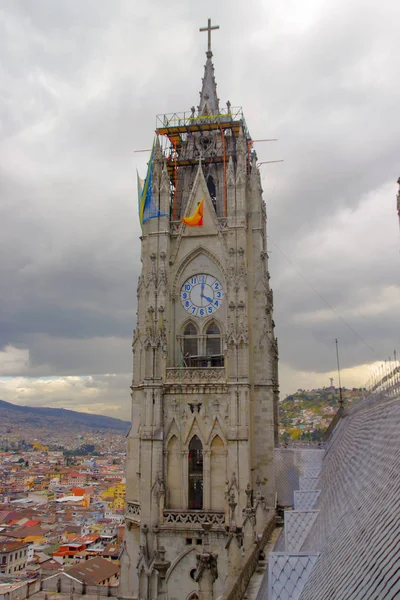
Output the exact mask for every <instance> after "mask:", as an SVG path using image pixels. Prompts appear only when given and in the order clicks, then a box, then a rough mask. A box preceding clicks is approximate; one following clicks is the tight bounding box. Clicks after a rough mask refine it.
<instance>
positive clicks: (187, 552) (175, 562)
mask: <svg viewBox="0 0 400 600" xmlns="http://www.w3.org/2000/svg"><path fill="white" fill-rule="evenodd" d="M191 552H194V553H197V552H198V548H196V546H191V547H190V548H188V549H187V550H184V551H183V552H182V554H180V555H179V556H177V557H176V559H175V560H173V561H172V564H171V566H170V568H169V569H168V571H167V575H166V578H165V581H166V583H168V580H169V578H170V577H171V575H172V573H173V571H174V570H175V567H176V566H177V565H178V564H179V563H180V562H181V561H182V560H183V559H184V558H185V557H186V556H187V555H188V554H190V553H191Z"/></svg>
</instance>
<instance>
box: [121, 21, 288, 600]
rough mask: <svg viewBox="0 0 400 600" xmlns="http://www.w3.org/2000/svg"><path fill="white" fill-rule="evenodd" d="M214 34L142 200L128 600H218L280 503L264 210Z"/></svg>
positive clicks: (172, 117) (168, 120) (167, 118)
mask: <svg viewBox="0 0 400 600" xmlns="http://www.w3.org/2000/svg"><path fill="white" fill-rule="evenodd" d="M212 29H213V28H212V27H211V24H210V22H209V25H208V28H206V30H207V31H208V34H209V47H208V51H207V53H206V57H207V59H206V64H205V72H204V78H203V81H202V90H201V93H200V103H199V105H198V107H197V108H196V107H192V109H191V110H189V111H188V112H186V113H181V114H177V113H172V114H166V115H161V116H158V117H157V128H156V136H157V137H156V142H155V146H154V148H153V152H152V156H151V159H150V162H149V170H148V176H147V179H146V183H145V188H144V190H143V192H142V203H144V204H146V203H147V208H146V206H144V204H143V206H144V208H143V211H142V212H141V215H142V217H141V220H142V237H141V262H142V271H141V275H140V277H139V281H138V288H137V298H138V300H137V301H138V304H137V324H136V329H135V331H134V336H133V353H134V361H133V382H132V388H131V389H132V425H131V429H130V432H129V434H128V459H127V513H126V529H125V540H124V543H123V547H122V551H121V556H120V562H121V584H120V597H123V598H140V599H149V600H150V599H153V598H167V597H168V598H169V600H173V599H176V600H178V599H179V600H183V599H185V598H201V597H204V598H205V597H210V598H211V597H215V598H217V597H218V596H220V595H221V594H222V593H223V591H224V590H226V589H227V587H228V586H229V585H230V584H231V583H232V581H234V578H235V577H236V576H237V573H238V572H239V571H240V569H241V568H242V566H243V565H242V562H243V560H244V559H243V557H244V556H245V555H246V552H247V550H248V549H249V548H250V547H251V546H252V545H253V544H254V540H255V539H256V538H257V537H259V536H262V535H263V532H264V529H265V527H266V524H267V522H268V519H269V518H270V511H271V510H273V508H274V501H275V488H274V471H273V449H274V443H275V441H276V440H277V425H278V368H277V365H278V348H277V340H276V337H275V335H274V322H273V319H272V305H273V295H272V290H271V288H270V282H269V279H270V277H269V271H268V253H267V236H266V210H265V203H264V201H263V199H262V189H261V181H260V173H259V170H258V168H257V157H256V154H255V151H254V150H253V142H252V139H251V137H250V134H249V131H248V129H247V126H246V122H245V119H244V116H243V111H242V109H241V108H234V107H232V106H231V104H230V102H227V103H226V107H223V108H222V107H220V105H219V99H218V97H217V91H216V83H215V78H214V67H213V63H212V52H211V42H210V35H211V30H212ZM146 185H147V188H146ZM146 211H147V212H146ZM145 215H147V217H146V216H145ZM205 540H206V542H205ZM205 544H206V545H207V549H208V551H209V552H208V554H209V556H210V557H211V558H210V559H209V560H210V561H211V562H209V564H208V566H207V569H208V571H207V573H208V577H209V580H210V582H211V583H210V585H211V587H212V589H213V592H212V593H213V594H215V596H214V595H212V596H205V595H204V591H203V592H202V590H201V585H200V579H201V572H202V567H201V564H202V563H201V559H199V557H200V556H205V555H204V554H201V552H202V550H203V551H204V547H205ZM199 561H200V562H199ZM210 589H211V588H210Z"/></svg>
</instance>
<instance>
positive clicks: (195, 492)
mask: <svg viewBox="0 0 400 600" xmlns="http://www.w3.org/2000/svg"><path fill="white" fill-rule="evenodd" d="M188 467H189V508H190V509H192V510H202V508H203V444H202V443H201V441H200V439H199V438H198V437H197V435H194V436H193V437H192V439H191V440H190V444H189V465H188Z"/></svg>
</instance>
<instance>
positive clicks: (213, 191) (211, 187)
mask: <svg viewBox="0 0 400 600" xmlns="http://www.w3.org/2000/svg"><path fill="white" fill-rule="evenodd" d="M207 188H208V193H209V194H210V197H211V200H212V203H213V205H214V209H215V211H217V187H216V185H215V180H214V177H213V176H212V175H209V176H208V177H207Z"/></svg>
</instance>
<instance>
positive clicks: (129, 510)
mask: <svg viewBox="0 0 400 600" xmlns="http://www.w3.org/2000/svg"><path fill="white" fill-rule="evenodd" d="M126 516H127V518H128V519H131V520H132V521H140V504H139V503H138V502H127V505H126Z"/></svg>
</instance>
